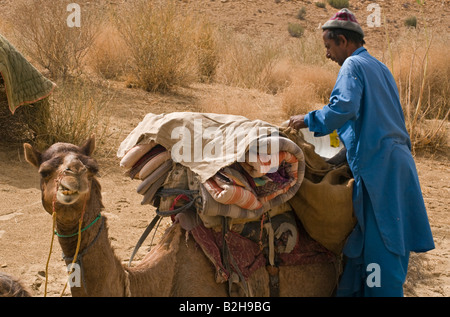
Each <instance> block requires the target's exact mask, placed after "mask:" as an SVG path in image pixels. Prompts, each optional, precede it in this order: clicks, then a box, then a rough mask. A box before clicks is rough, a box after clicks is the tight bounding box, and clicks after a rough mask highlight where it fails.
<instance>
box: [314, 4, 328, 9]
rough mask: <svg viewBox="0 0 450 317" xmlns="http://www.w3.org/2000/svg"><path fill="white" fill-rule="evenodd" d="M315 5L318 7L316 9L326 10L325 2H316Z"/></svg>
mask: <svg viewBox="0 0 450 317" xmlns="http://www.w3.org/2000/svg"><path fill="white" fill-rule="evenodd" d="M314 4H315V5H316V7H318V8H322V9H324V8H325V6H326V3H325V2H314Z"/></svg>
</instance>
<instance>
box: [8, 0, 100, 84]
mask: <svg viewBox="0 0 450 317" xmlns="http://www.w3.org/2000/svg"><path fill="white" fill-rule="evenodd" d="M72 2H73V1H69V0H59V1H57V3H56V2H54V1H48V0H18V1H14V3H12V14H11V16H10V17H9V19H10V20H11V22H10V23H11V24H12V25H13V26H14V32H15V33H16V36H15V37H16V38H17V41H18V45H19V47H20V48H21V49H23V50H24V51H25V53H26V54H27V55H29V56H30V58H32V59H33V61H35V62H37V63H38V64H39V66H41V67H42V68H44V69H47V70H48V71H49V77H51V78H52V79H54V80H56V79H58V78H64V77H66V76H68V75H78V74H79V73H80V72H81V71H82V68H83V67H82V64H83V58H84V57H85V55H86V53H87V52H88V50H89V48H90V47H91V45H92V43H93V41H94V39H95V36H96V34H97V31H98V29H99V25H100V24H101V16H102V15H101V14H99V12H100V11H99V10H101V8H100V7H99V5H98V4H93V3H91V2H90V1H87V0H79V1H77V4H79V5H80V7H81V17H82V18H81V27H69V26H68V24H67V19H68V17H69V15H70V13H71V12H68V11H67V5H68V4H70V3H72Z"/></svg>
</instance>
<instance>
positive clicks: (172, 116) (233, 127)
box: [117, 112, 278, 183]
mask: <svg viewBox="0 0 450 317" xmlns="http://www.w3.org/2000/svg"><path fill="white" fill-rule="evenodd" d="M274 131H278V128H277V127H276V126H274V125H271V124H269V123H267V122H264V121H261V120H250V119H247V118H245V117H242V116H236V115H227V114H214V113H197V112H173V113H167V114H153V113H149V114H147V115H146V116H145V117H144V119H143V120H142V121H141V122H140V123H139V124H138V126H137V127H136V128H135V129H134V130H133V131H132V132H131V133H130V134H129V135H128V136H127V137H126V138H125V140H124V141H123V142H122V143H121V144H120V146H119V149H118V151H117V156H118V157H119V158H121V157H123V156H124V155H125V154H126V152H127V151H128V150H130V149H131V148H132V147H133V146H135V145H136V144H146V143H150V142H151V141H154V142H156V143H157V144H161V145H162V146H164V147H165V148H166V149H169V150H171V151H172V155H173V154H174V153H173V151H174V150H175V151H177V150H176V149H174V146H175V147H177V148H178V145H180V144H184V145H185V146H184V147H183V149H184V150H189V148H188V146H190V153H188V154H186V153H182V154H183V155H185V156H184V159H182V160H180V161H179V163H180V164H182V165H183V166H186V167H188V168H189V169H190V170H191V171H193V172H194V173H195V174H197V175H198V176H199V178H200V182H202V183H204V182H206V181H207V180H208V179H209V178H211V177H212V176H214V174H216V173H217V171H219V170H220V169H221V168H223V167H225V166H229V165H230V164H232V163H234V162H236V161H237V160H240V159H241V158H242V157H244V156H245V154H246V152H247V151H248V148H249V144H251V143H252V142H255V140H258V139H259V138H261V137H262V136H263V134H264V133H267V134H270V133H271V132H274ZM252 132H255V133H252ZM182 138H186V142H187V143H183V141H182ZM180 142H181V143H180ZM215 145H217V146H218V147H220V148H222V149H223V152H222V153H219V154H218V155H217V157H214V155H212V156H211V155H205V154H206V153H210V152H212V153H213V151H209V149H210V148H211V147H214V146H215ZM227 146H231V150H227V148H226V147H227ZM213 154H215V153H213Z"/></svg>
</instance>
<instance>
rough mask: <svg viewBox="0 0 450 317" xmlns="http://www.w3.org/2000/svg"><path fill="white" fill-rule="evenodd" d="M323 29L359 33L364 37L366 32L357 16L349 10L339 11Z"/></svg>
mask: <svg viewBox="0 0 450 317" xmlns="http://www.w3.org/2000/svg"><path fill="white" fill-rule="evenodd" d="M322 29H323V30H327V29H345V30H349V31H354V32H357V33H359V34H361V35H362V36H363V37H364V32H363V30H362V28H361V26H360V25H359V23H358V21H356V17H355V15H354V14H353V13H352V12H351V11H350V10H349V9H347V8H344V9H342V10H339V11H338V12H337V13H336V14H335V15H334V16H333V17H332V18H331V19H329V20H328V21H327V22H325V24H324V25H323V26H322Z"/></svg>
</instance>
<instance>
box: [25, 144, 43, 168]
mask: <svg viewBox="0 0 450 317" xmlns="http://www.w3.org/2000/svg"><path fill="white" fill-rule="evenodd" d="M23 152H24V155H25V160H26V161H27V162H28V163H30V164H31V165H33V166H35V167H37V168H39V166H40V165H41V163H42V162H41V159H42V155H41V153H40V152H39V151H37V150H36V149H35V148H34V147H33V146H32V145H31V144H28V143H25V144H24V145H23Z"/></svg>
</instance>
